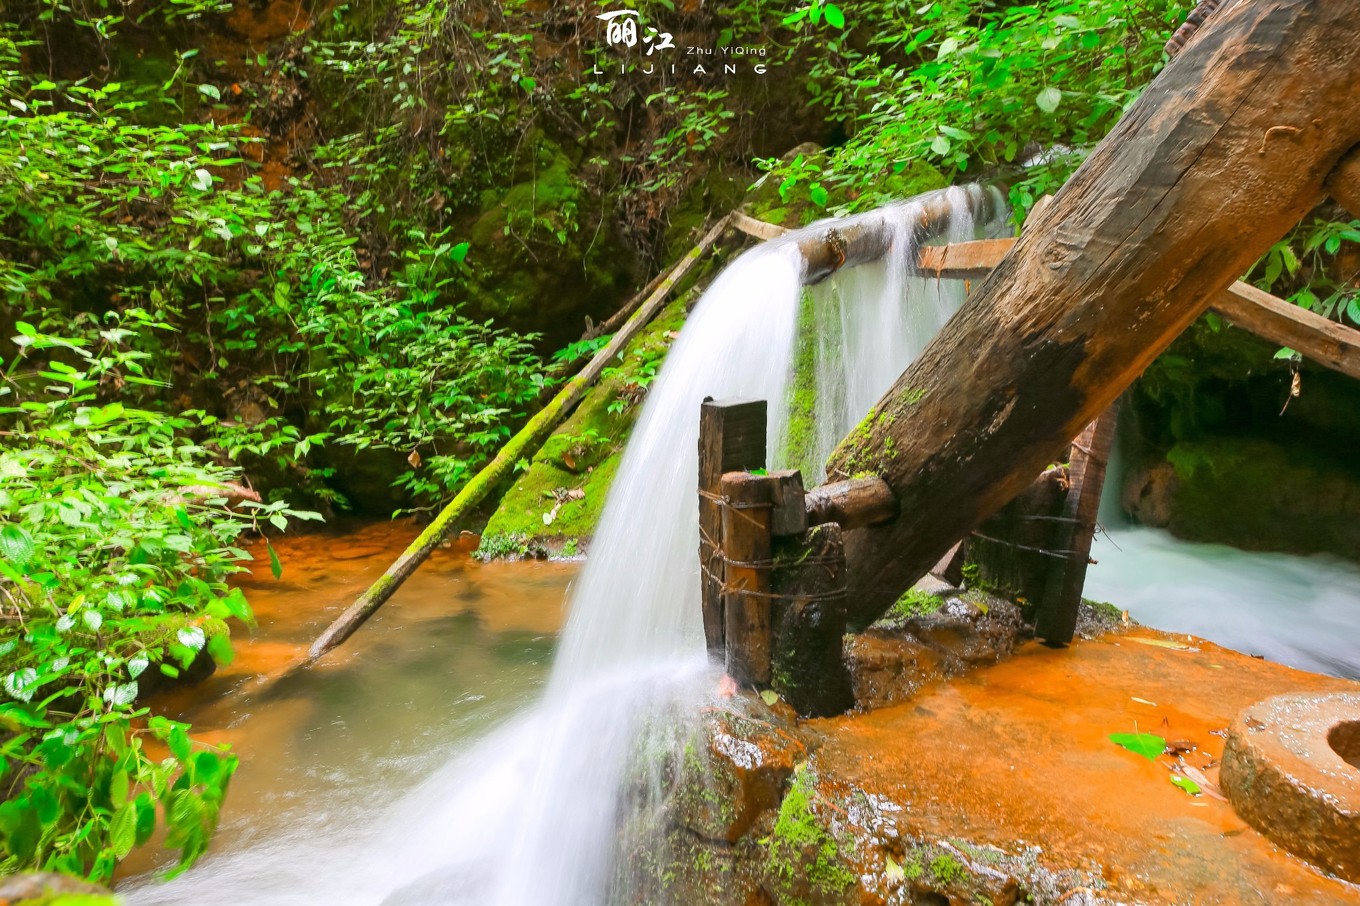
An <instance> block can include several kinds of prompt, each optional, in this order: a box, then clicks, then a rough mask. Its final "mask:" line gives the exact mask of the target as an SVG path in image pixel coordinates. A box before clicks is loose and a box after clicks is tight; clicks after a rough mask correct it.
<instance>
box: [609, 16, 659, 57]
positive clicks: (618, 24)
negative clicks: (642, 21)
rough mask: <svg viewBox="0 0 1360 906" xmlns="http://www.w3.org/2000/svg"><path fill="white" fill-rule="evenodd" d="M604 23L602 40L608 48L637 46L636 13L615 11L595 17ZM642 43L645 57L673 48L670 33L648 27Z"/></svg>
mask: <svg viewBox="0 0 1360 906" xmlns="http://www.w3.org/2000/svg"><path fill="white" fill-rule="evenodd" d="M595 18H596V19H600V20H601V21H603V22H605V23H606V28H605V33H604V40H605V43H607V44H608V45H609V46H610V47H614V46H616V45H619V44H622V45H623V46H624V47H636V46H637V45H638V11H637V10H635V9H617V10H614V11H613V12H609V13H602V14H600V15H598V16H596V17H595ZM641 40H642V43H643V44H644V45H646V47H647V56H649V57H650V56H651V55H652V51H654V50H666V49H668V48H672V47H674V46H675V42H674V40H673V39H672V36H671V33H670V32H668V31H657V30H656V29H655V28H653V27H651V26H650V25H649V26H647V31H646V33H645V34H644V35H642V38H641Z"/></svg>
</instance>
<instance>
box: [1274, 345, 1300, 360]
mask: <svg viewBox="0 0 1360 906" xmlns="http://www.w3.org/2000/svg"><path fill="white" fill-rule="evenodd" d="M1297 355H1298V353H1297V352H1295V351H1294V350H1292V349H1290V348H1289V347H1288V346H1281V347H1280V348H1279V349H1277V350H1275V358H1277V359H1292V358H1294V357H1296V356H1297Z"/></svg>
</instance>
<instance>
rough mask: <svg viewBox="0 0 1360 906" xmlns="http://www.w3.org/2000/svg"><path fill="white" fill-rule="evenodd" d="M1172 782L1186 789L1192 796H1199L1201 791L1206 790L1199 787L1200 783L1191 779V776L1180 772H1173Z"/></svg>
mask: <svg viewBox="0 0 1360 906" xmlns="http://www.w3.org/2000/svg"><path fill="white" fill-rule="evenodd" d="M1171 782H1172V783H1174V784H1175V785H1176V786H1178V787H1180V788H1181V789H1183V790H1185V791H1186V792H1187V793H1189V794H1190V795H1191V796H1198V795H1199V794H1200V793H1202V792H1204V791H1203V790H1201V789H1200V788H1199V784H1198V783H1195V781H1193V780H1191V779H1190V778H1189V777H1182V776H1181V775H1179V774H1172V775H1171Z"/></svg>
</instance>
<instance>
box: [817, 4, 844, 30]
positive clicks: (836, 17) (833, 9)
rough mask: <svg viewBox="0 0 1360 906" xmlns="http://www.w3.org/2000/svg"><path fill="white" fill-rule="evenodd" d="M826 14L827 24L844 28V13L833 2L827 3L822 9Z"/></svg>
mask: <svg viewBox="0 0 1360 906" xmlns="http://www.w3.org/2000/svg"><path fill="white" fill-rule="evenodd" d="M822 11H823V12H824V13H825V14H826V21H827V24H829V25H834V26H835V27H836V28H845V13H844V12H842V11H841V8H840V7H839V6H837V5H836V4H834V3H828V4H826V6H825V7H823V10H822Z"/></svg>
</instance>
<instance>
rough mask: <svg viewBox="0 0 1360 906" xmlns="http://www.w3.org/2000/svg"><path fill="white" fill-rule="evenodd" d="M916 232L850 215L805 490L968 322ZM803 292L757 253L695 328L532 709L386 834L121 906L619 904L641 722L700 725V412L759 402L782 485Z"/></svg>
mask: <svg viewBox="0 0 1360 906" xmlns="http://www.w3.org/2000/svg"><path fill="white" fill-rule="evenodd" d="M982 191H983V190H981V189H977V188H972V189H958V188H955V189H948V190H945V193H946V194H945V200H946V201H947V202H948V205H949V208H950V223H949V226H948V229H947V230H946V231H945V233H944V234H943V235H941V237H940V239H941V240H942V241H959V240H963V239H969V238H974V236H975V233H976V231H975V228H974V224H973V219H972V217H971V215H970V211H971V209H972V208H973V207H974V206H976V205H977V204H978V202H979V201H980V200H981V197H982ZM996 207H1000V205H996ZM920 214H921V208H920V206H919V204H918V203H913V202H907V203H904V204H901V205H895V206H890V207H888V208H883V209H880V210H878V211H875V212H872V213H870V214H866V215H862V217H863V218H866V219H867V218H874V219H876V220H877V222H878V223H879V224H880V225H881V228H882V229H884V230H887V231H888V232H889V235H890V236H891V239H892V241H891V243H890V251H889V254H888V255H887V256H886V257H885V258H884V259H883V260H882V261H879V262H876V263H873V264H868V265H862V266H860V267H856V268H849V269H847V270H845V271H844V272H842V273H840V274H837V275H836V276H834V277H833V278H832V279H831V280H829V281H827V283H826V284H824V285H823V286H822V287H819V288H817V289H815V290H813V291H812V292H811V294H810V301H809V302H808V303H807V304H808V305H810V314H811V321H812V330H813V331H814V332H815V333H814V335H815V337H816V338H817V345H818V349H817V354H816V365H815V381H814V383H815V401H814V403H813V404H812V406H811V407H810V410H811V411H810V413H809V414H810V415H811V417H812V422H813V426H812V427H813V430H812V432H811V434H812V440H811V442H810V444H808V449H805V450H803V451H801V452H802V454H803V456H802V457H800V458H801V459H803V461H804V462H810V463H813V464H815V466H814V467H815V468H817V469H818V472H819V471H820V464H821V463H823V462H825V460H826V458H827V455H828V454H829V453H830V451H831V448H832V446H833V445H834V444H835V443H836V442H837V441H838V440H839V439H840V438H841V437H842V436H844V434H845V433H846V432H848V431H849V430H850V428H851V427H852V426H853V425H854V424H855V423H856V422H857V421H858V419H860V418H862V417H863V415H864V414H865V413H866V412H867V411H868V410H869V408H870V407H871V406H872V405H873V403H874V402H876V401H877V400H878V399H879V397H880V396H881V395H882V394H883V392H884V391H886V390H887V389H888V387H889V386H890V385H891V383H892V382H893V380H894V379H895V378H896V377H897V375H898V374H900V373H901V371H902V370H903V369H904V368H905V367H906V366H907V364H909V362H910V360H911V358H913V357H914V356H915V355H916V354H917V353H918V352H919V351H920V350H921V349H922V348H923V347H924V345H925V343H926V342H927V341H928V340H929V338H930V337H931V336H932V335H933V334H934V333H935V331H937V330H938V329H939V328H940V326H941V325H942V324H943V323H944V321H945V320H946V319H947V318H948V316H949V315H950V314H952V312H953V311H954V310H955V309H956V308H957V306H958V305H959V303H960V302H961V301H962V286H961V285H957V284H956V285H953V286H949V285H948V284H944V283H941V282H939V281H926V280H922V279H918V278H914V277H910V276H908V263H909V262H912V261H914V260H915V254H916V250H915V248H914V247H913V245H914V241H915V240H914V236H915V230H916V228H917V226H918V225H919V223H920V222H921V217H920ZM996 226H999V225H992V229H995V228H996ZM802 276H803V262H802V259H801V257H800V255H799V253H798V250H797V247H796V245H795V243H794V242H793V240H791V239H783V240H776V241H773V242H769V243H766V244H765V245H762V246H760V247H758V248H756V249H753V250H751V251H749V252H747V253H746V254H744V255H742V256H741V257H740V258H739V259H738V260H737V261H736V262H734V263H733V264H732V265H731V266H730V267H729V268H728V269H727V270H726V271H724V272H723V273H722V274H721V275H720V276H719V277H718V278H717V279H716V280H715V281H714V282H713V284H712V285H711V286H710V287H709V289H708V290H707V292H705V293H704V295H703V298H702V299H701V300H700V301H699V303H698V305H697V306H696V308H695V309H694V311H693V313H692V314H691V315H690V317H689V319H688V321H687V323H686V325H685V328H684V330H683V331H682V333H681V336H680V337H679V338H678V339H677V340H676V342H675V344H674V346H673V347H672V349H671V351H670V353H669V355H668V356H667V358H666V363H665V366H664V367H663V369H662V371H661V374H660V375H659V376H658V378H657V380H656V381H655V382H654V384H653V385H652V389H651V391H650V393H649V395H648V399H647V402H646V405H645V408H644V410H643V414H642V416H641V418H640V420H639V422H638V424H637V427H636V429H635V431H634V434H633V437H632V440H631V441H630V442H629V444H628V448H627V450H626V452H625V454H624V457H623V461H622V463H621V464H620V469H619V474H618V477H617V478H616V479H615V481H614V484H613V487H612V489H611V491H610V496H609V500H608V502H607V504H606V507H605V511H604V515H603V517H602V519H601V522H600V525H599V527H598V530H597V533H596V536H595V541H594V543H593V545H592V548H591V557H590V561H589V563H588V564H587V566H586V569H585V571H584V573H583V574H582V576H581V579H580V582H579V586H578V587H577V588H576V589H575V591H574V594H573V595H572V603H571V612H570V616H569V619H568V621H567V625H566V628H565V630H564V632H563V636H562V639H561V642H560V647H559V652H558V656H557V661H556V664H555V666H554V669H553V674H552V678H551V680H550V681H549V684H548V688H547V690H546V692H545V694H544V697H543V699H542V700H541V701H540V702H539V703H538V704H537V705H536V706H535V707H533V708H532V709H530V710H529V711H528V712H527V713H525V714H523V715H522V716H520V717H519V718H516V719H514V720H512V721H510V722H509V723H508V724H506V725H504V726H502V727H501V728H499V729H498V730H496V731H494V732H493V733H491V734H490V735H489V736H488V737H486V738H484V739H483V740H481V741H480V742H479V743H477V744H476V745H475V746H474V747H473V748H472V749H471V750H470V751H467V752H466V753H464V754H462V755H460V756H458V757H456V758H455V759H453V760H452V761H451V762H450V763H448V764H446V765H445V766H444V767H442V768H440V769H439V770H438V771H437V772H436V773H435V774H434V775H433V776H431V777H429V778H428V779H426V780H425V781H424V782H422V783H421V784H420V786H419V787H418V788H416V789H415V790H414V791H412V792H411V793H410V794H408V795H406V796H405V797H404V798H402V799H401V800H400V801H399V802H398V803H397V804H396V805H395V806H394V807H392V808H390V809H387V810H385V814H379V815H377V816H375V815H373V814H356V815H352V816H348V817H347V816H340V818H339V820H340V821H341V822H342V823H344V824H345V825H346V826H344V827H334V826H332V827H329V828H325V829H321V828H316V827H309V828H306V829H304V830H303V831H301V832H299V833H297V834H293V835H289V836H288V837H286V838H283V839H279V838H271V839H268V840H265V841H262V842H260V843H259V844H256V845H253V846H249V847H247V848H245V849H242V850H239V851H237V852H234V853H231V854H226V855H224V856H221V857H212V858H210V859H208V860H207V861H206V862H205V863H204V864H203V865H201V866H199V867H198V868H195V869H194V870H193V871H192V872H191V873H190V874H188V875H187V876H185V877H184V878H183V879H181V880H180V881H177V882H175V883H173V884H170V885H161V884H156V883H154V882H150V883H142V884H139V885H138V886H137V887H136V888H134V889H133V890H131V891H129V892H128V893H129V902H130V903H132V904H171V903H176V904H181V903H196V904H206V903H210V902H212V903H216V902H220V903H223V904H227V903H231V904H234V903H237V902H242V901H249V902H252V903H257V904H270V906H292V904H299V906H300V904H310V903H320V902H325V903H331V904H337V906H343V904H356V906H358V904H365V906H372V904H375V903H379V902H384V901H385V902H389V903H392V904H398V903H400V904H403V906H420V904H431V906H433V904H440V906H446V904H477V906H553V904H561V906H599V904H601V903H605V902H608V901H609V899H610V897H611V895H615V896H618V895H621V892H620V891H619V890H618V888H617V887H616V886H614V885H616V883H617V880H618V878H619V877H620V875H626V874H627V872H626V871H625V872H620V871H619V870H618V866H617V865H615V864H614V860H615V858H616V856H617V854H618V850H619V846H620V842H619V833H618V831H619V824H620V811H621V805H622V799H621V797H622V796H623V792H624V790H625V787H626V786H627V780H628V777H627V776H626V775H627V770H628V766H629V764H630V762H631V760H632V759H633V758H634V756H635V755H636V753H637V748H638V745H639V732H640V729H641V728H642V727H643V726H644V725H645V724H647V723H648V722H649V717H650V716H653V715H663V717H662V718H660V719H659V720H658V721H657V722H659V723H664V722H666V719H667V718H666V717H664V716H665V715H671V714H675V713H682V712H686V713H692V712H693V711H694V710H695V708H694V705H695V704H696V703H698V702H700V701H702V700H703V698H704V695H705V690H706V689H708V688H711V687H712V685H713V682H714V680H715V678H716V677H715V674H714V673H713V672H712V670H711V668H710V667H709V665H708V663H707V658H706V657H705V654H704V645H703V634H702V627H701V621H700V609H699V576H698V542H699V535H698V519H697V511H698V508H697V497H696V481H697V474H698V454H697V447H698V421H699V406H700V403H701V402H702V401H703V399H704V398H705V397H710V396H711V397H714V398H719V399H721V398H732V397H745V398H755V399H766V400H768V401H769V402H770V424H769V426H768V435H769V449H770V451H771V453H772V459H773V460H774V461H773V462H772V463H771V465H773V466H776V467H778V466H781V465H783V464H784V463H783V462H781V459H782V458H783V452H784V450H785V448H786V446H787V440H788V437H789V429H788V421H787V412H786V407H785V406H784V405H783V403H784V401H786V400H787V399H788V398H789V396H790V392H789V391H790V386H791V383H790V382H791V380H794V379H796V376H795V374H794V372H795V369H794V367H793V352H794V347H795V343H794V341H795V334H796V330H797V328H798V323H799V317H800V304H802V299H803V289H802V286H801V284H802ZM805 326H806V324H805ZM806 478H807V480H808V483H809V484H812V483H815V482H816V481H817V480H820V478H821V475H820V474H810V475H807V476H806ZM450 694H457V690H450ZM332 820H333V821H334V820H335V816H334V815H333V816H332ZM410 878H419V880H418V881H416V882H414V883H408V879H410Z"/></svg>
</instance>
